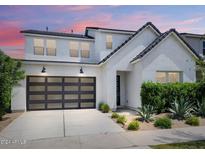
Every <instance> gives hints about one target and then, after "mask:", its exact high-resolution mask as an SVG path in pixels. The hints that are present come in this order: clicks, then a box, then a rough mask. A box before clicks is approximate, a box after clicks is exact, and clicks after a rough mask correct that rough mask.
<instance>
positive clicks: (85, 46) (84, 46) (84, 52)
mask: <svg viewBox="0 0 205 154" xmlns="http://www.w3.org/2000/svg"><path fill="white" fill-rule="evenodd" d="M89 56H90V44H89V43H88V42H81V57H83V58H89Z"/></svg>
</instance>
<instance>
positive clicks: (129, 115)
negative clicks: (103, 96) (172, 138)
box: [108, 109, 205, 131]
mask: <svg viewBox="0 0 205 154" xmlns="http://www.w3.org/2000/svg"><path fill="white" fill-rule="evenodd" d="M116 113H118V114H119V115H124V116H125V117H126V119H127V121H126V123H125V125H124V126H123V125H122V124H119V125H120V126H121V127H123V128H124V129H125V130H127V131H128V129H127V127H128V125H129V123H130V122H131V121H133V120H136V119H138V118H139V116H138V115H137V113H136V112H135V111H133V110H126V109H125V110H124V109H121V110H118V111H117V112H116ZM111 115H112V113H108V116H109V117H110V118H111ZM169 115H170V114H169V113H161V114H158V115H154V116H153V122H149V123H147V122H141V121H139V129H138V131H146V130H158V129H160V128H158V127H155V126H154V120H155V119H157V118H161V117H165V116H169ZM112 120H113V121H115V122H116V119H114V118H112ZM171 121H172V128H184V127H194V126H190V125H188V124H185V120H177V119H171ZM199 121H200V126H205V118H201V117H199Z"/></svg>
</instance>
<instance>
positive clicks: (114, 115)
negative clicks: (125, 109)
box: [111, 112, 120, 119]
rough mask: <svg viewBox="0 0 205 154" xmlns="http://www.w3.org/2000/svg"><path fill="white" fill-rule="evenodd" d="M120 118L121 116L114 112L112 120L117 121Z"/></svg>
mask: <svg viewBox="0 0 205 154" xmlns="http://www.w3.org/2000/svg"><path fill="white" fill-rule="evenodd" d="M119 116H120V115H119V114H118V113H116V112H113V113H112V116H111V118H113V119H117V118H118V117H119Z"/></svg>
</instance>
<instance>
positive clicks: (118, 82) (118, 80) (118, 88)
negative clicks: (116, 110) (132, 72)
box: [116, 75, 120, 106]
mask: <svg viewBox="0 0 205 154" xmlns="http://www.w3.org/2000/svg"><path fill="white" fill-rule="evenodd" d="M116 81H117V106H120V75H117V79H116Z"/></svg>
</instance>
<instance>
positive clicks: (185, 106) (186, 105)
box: [169, 97, 194, 120]
mask: <svg viewBox="0 0 205 154" xmlns="http://www.w3.org/2000/svg"><path fill="white" fill-rule="evenodd" d="M169 111H170V112H171V113H172V114H173V117H174V118H176V119H178V120H183V119H185V118H187V117H189V116H190V115H191V113H192V112H193V111H194V106H193V103H190V102H189V101H187V100H186V99H184V98H183V97H181V98H179V99H175V101H174V102H173V103H171V108H169Z"/></svg>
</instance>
